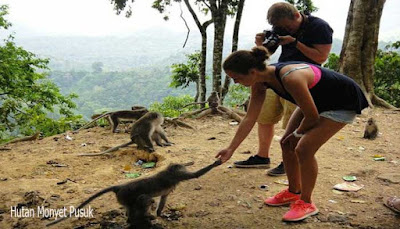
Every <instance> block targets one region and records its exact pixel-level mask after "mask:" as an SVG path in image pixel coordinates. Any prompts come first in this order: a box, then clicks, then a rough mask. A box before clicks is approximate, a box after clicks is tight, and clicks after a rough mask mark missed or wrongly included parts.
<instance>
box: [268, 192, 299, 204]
mask: <svg viewBox="0 0 400 229" xmlns="http://www.w3.org/2000/svg"><path fill="white" fill-rule="evenodd" d="M299 199H300V194H294V193H291V192H289V189H285V190H282V191H280V192H279V193H278V194H276V195H275V196H273V197H269V198H267V199H266V200H265V201H264V203H265V204H266V205H269V206H282V205H287V204H290V203H292V202H295V201H296V200H299Z"/></svg>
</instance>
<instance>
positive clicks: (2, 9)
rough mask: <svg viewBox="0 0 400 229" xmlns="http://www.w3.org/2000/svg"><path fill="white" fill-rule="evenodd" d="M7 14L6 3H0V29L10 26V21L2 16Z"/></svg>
mask: <svg viewBox="0 0 400 229" xmlns="http://www.w3.org/2000/svg"><path fill="white" fill-rule="evenodd" d="M7 14H8V6H7V5H0V29H1V28H4V29H8V27H10V26H11V23H10V22H8V21H7V20H6V19H5V18H4V16H5V15H7Z"/></svg>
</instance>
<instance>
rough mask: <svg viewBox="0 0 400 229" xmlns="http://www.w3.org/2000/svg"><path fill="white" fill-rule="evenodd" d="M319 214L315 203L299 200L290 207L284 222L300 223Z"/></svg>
mask: <svg viewBox="0 0 400 229" xmlns="http://www.w3.org/2000/svg"><path fill="white" fill-rule="evenodd" d="M317 213H318V208H317V207H316V206H315V204H313V203H306V202H304V201H303V200H297V201H296V202H294V203H292V204H291V205H290V210H289V211H288V212H286V214H285V215H284V216H283V218H282V220H283V221H290V222H294V221H300V220H303V219H305V218H307V217H309V216H312V215H315V214H317Z"/></svg>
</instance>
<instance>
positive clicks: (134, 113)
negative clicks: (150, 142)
mask: <svg viewBox="0 0 400 229" xmlns="http://www.w3.org/2000/svg"><path fill="white" fill-rule="evenodd" d="M147 112H149V111H148V110H147V109H146V108H144V109H136V110H121V111H114V112H107V113H104V114H102V115H99V116H97V117H95V116H96V115H94V116H92V117H95V118H94V119H93V120H92V121H91V122H89V123H88V124H86V125H84V126H82V127H81V128H79V129H78V130H76V131H75V132H79V131H80V130H82V129H84V128H86V127H88V126H89V125H91V124H92V123H94V122H95V121H97V120H99V119H101V118H103V117H106V116H108V121H109V122H110V124H111V129H112V132H113V133H116V132H117V127H118V124H119V121H120V120H137V119H139V118H141V117H142V116H143V115H144V114H146V113H147Z"/></svg>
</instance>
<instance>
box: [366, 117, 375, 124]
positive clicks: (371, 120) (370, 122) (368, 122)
mask: <svg viewBox="0 0 400 229" xmlns="http://www.w3.org/2000/svg"><path fill="white" fill-rule="evenodd" d="M374 122H375V120H374V119H373V118H370V119H368V121H367V124H368V125H372V124H373V123H374Z"/></svg>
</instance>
